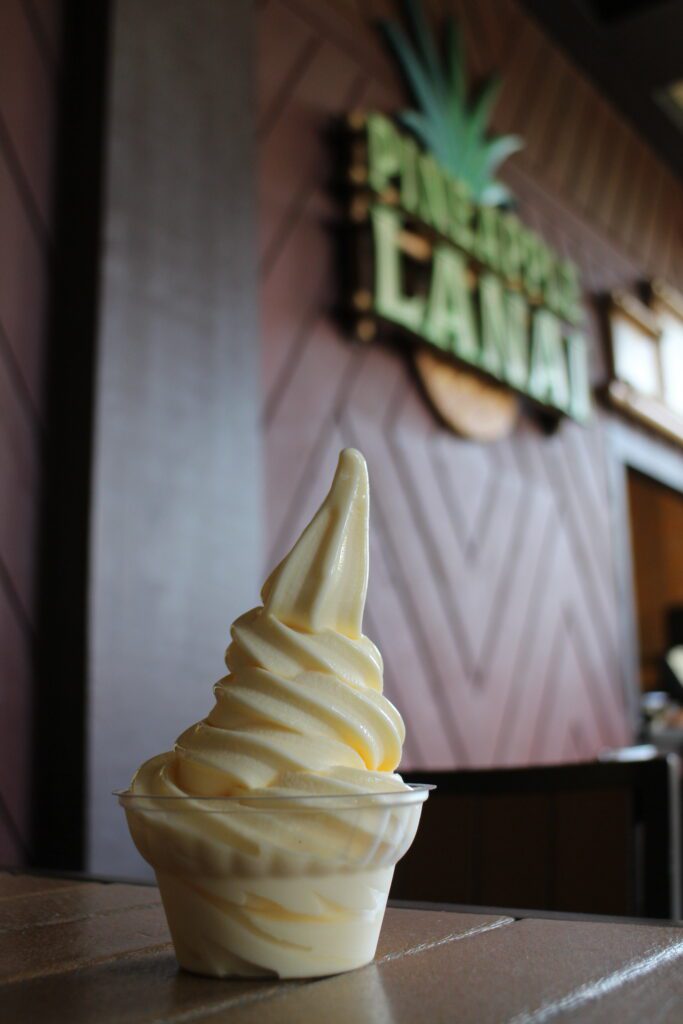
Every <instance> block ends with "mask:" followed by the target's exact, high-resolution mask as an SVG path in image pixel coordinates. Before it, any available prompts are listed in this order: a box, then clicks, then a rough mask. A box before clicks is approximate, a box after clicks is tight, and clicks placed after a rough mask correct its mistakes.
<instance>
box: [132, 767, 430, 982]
mask: <svg viewBox="0 0 683 1024" xmlns="http://www.w3.org/2000/svg"><path fill="white" fill-rule="evenodd" d="M430 789H433V786H427V785H420V786H410V787H409V788H408V789H406V790H398V791H393V792H388V793H368V794H363V795H356V794H353V795H351V794H349V795H335V796H273V797H271V796H259V797H250V798H247V797H211V798H204V797H202V798H195V797H167V796H159V797H150V796H138V795H137V794H134V793H130V792H127V791H122V792H118V793H116V796H118V799H119V803H120V804H121V806H122V807H123V808H124V810H125V812H126V818H127V820H128V827H129V828H130V832H131V835H132V837H133V841H134V842H135V845H136V846H137V848H138V850H139V852H140V853H141V854H142V856H143V857H144V858H145V860H146V861H147V862H148V863H149V864H151V866H152V867H153V868H154V872H155V874H156V877H157V882H158V884H159V890H160V892H161V898H162V901H163V904H164V910H165V912H166V918H167V920H168V926H169V929H170V931H171V936H172V938H173V945H174V947H175V952H176V956H177V959H178V962H179V963H180V965H181V966H182V967H184V968H186V969H187V970H189V971H194V972H195V973H198V974H208V975H212V976H214V977H258V976H264V977H279V978H311V977H316V976H320V975H326V974H338V973H340V972H342V971H350V970H353V969H354V968H356V967H362V966H363V965H364V964H367V963H369V962H370V961H371V960H372V958H373V956H374V955H375V950H376V948H377V940H378V938H379V932H380V928H381V925H382V918H383V916H384V909H385V907H386V902H387V897H388V895H389V886H390V885H391V879H392V877H393V873H394V867H395V865H396V863H397V861H398V860H400V858H401V857H402V856H403V854H404V853H405V852H406V850H407V849H408V848H409V846H410V844H411V843H412V841H413V838H414V836H415V832H416V830H417V826H418V823H419V820H420V813H421V811H422V804H423V803H424V801H425V800H426V799H427V797H428V795H429V790H430Z"/></svg>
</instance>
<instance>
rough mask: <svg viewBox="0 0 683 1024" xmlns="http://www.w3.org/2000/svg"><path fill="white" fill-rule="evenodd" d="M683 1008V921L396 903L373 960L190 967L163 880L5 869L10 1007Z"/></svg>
mask: <svg viewBox="0 0 683 1024" xmlns="http://www.w3.org/2000/svg"><path fill="white" fill-rule="evenodd" d="M227 1019H229V1020H230V1022H231V1024H247V1022H249V1024H251V1022H258V1024H270V1022H277V1021H286V1022H287V1024H296V1022H299V1021H300V1022H302V1024H304V1022H308V1021H321V1020H323V1021H324V1022H325V1024H337V1022H339V1024H342V1022H343V1024H364V1022H366V1021H367V1022H372V1024H393V1022H396V1024H399V1022H406V1024H408V1022H413V1021H417V1020H424V1021H429V1022H439V1021H455V1022H458V1021H471V1022H473V1024H487V1022H489V1021H490V1022H503V1021H507V1022H514V1024H531V1022H538V1024H541V1022H543V1024H545V1022H546V1021H554V1020H562V1021H574V1020H576V1021H579V1020H580V1021H601V1022H602V1021H615V1022H617V1021H618V1022H619V1024H629V1022H633V1024H636V1022H638V1024H640V1022H642V1021H657V1022H658V1024H664V1022H668V1021H671V1022H672V1024H673V1022H674V1021H675V1022H676V1024H680V1022H681V1021H682V1020H683V928H681V927H678V926H676V925H669V924H654V923H653V924H647V923H646V924H638V923H630V922H628V923H626V922H618V921H598V920H591V919H588V918H586V919H581V918H579V917H577V916H574V917H573V918H571V919H570V918H566V919H563V918H559V917H558V916H557V915H554V916H550V915H547V916H545V917H541V916H536V917H535V916H534V913H533V912H520V911H510V912H509V913H507V912H505V911H493V912H488V911H487V912H478V911H471V910H467V911H463V910H462V909H458V908H457V907H456V908H453V909H414V908H407V907H389V909H388V910H387V913H386V917H385V921H384V927H383V929H382V935H381V938H380V942H379V948H378V950H377V957H376V959H375V962H374V963H373V964H371V965H370V966H368V967H365V968H362V969H361V970H358V971H353V972H351V973H350V974H343V975H338V976H336V977H332V978H322V979H315V980H313V981H290V982H273V981H270V980H261V981H246V980H245V981H229V980H228V981H216V980H211V979H208V978H201V977H196V976H194V975H191V974H187V973H185V972H182V971H179V970H178V968H177V966H176V962H175V959H174V957H173V950H172V947H171V945H170V943H169V940H168V931H167V928H166V922H165V920H164V914H163V910H162V907H161V903H160V900H159V894H158V892H157V890H156V888H153V887H151V886H150V887H148V886H137V885H126V884H122V883H103V882H94V881H81V880H79V879H68V878H47V877H42V876H38V875H21V874H7V873H4V874H3V873H0V1020H1V1021H2V1022H3V1024H5V1022H8V1024H9V1022H14V1021H16V1022H22V1024H23V1022H31V1024H33V1022H40V1024H43V1022H52V1021H60V1022H61V1021H68V1022H69V1024H82V1022H90V1021H92V1022H97V1024H108V1022H113V1021H116V1022H123V1024H127V1022H130V1024H142V1022H146V1024H161V1022H162V1021H163V1022H168V1024H172V1022H177V1024H180V1022H183V1024H189V1022H193V1024H194V1022H197V1024H209V1022H211V1024H218V1022H219V1021H220V1022H224V1021H226V1020H227Z"/></svg>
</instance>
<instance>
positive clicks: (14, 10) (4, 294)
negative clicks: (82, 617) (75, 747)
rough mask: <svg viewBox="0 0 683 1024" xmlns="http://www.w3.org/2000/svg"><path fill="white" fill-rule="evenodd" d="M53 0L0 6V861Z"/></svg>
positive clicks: (15, 778)
mask: <svg viewBox="0 0 683 1024" xmlns="http://www.w3.org/2000/svg"><path fill="white" fill-rule="evenodd" d="M60 26H61V3H60V0H40V2H37V0H3V3H2V4H0V40H2V59H1V60H0V864H13V863H21V862H22V861H24V860H25V859H26V856H27V844H28V830H29V814H28V793H29V783H30V780H29V742H30V728H31V707H32V688H33V639H34V629H35V617H36V608H35V594H34V574H35V547H36V525H37V518H38V505H39V500H40V493H41V459H42V430H43V427H42V419H43V361H44V359H43V357H44V350H45V327H46V323H45V320H46V302H47V291H48V280H49V272H50V259H51V247H52V229H51V221H52V167H53V160H52V155H53V134H54V128H55V120H56V94H57V86H58V80H59V54H60Z"/></svg>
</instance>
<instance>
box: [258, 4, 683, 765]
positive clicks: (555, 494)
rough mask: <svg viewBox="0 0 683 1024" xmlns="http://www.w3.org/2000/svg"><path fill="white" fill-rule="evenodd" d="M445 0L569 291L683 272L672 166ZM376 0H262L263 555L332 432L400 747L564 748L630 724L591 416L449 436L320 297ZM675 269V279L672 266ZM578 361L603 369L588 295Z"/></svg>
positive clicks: (329, 298)
mask: <svg viewBox="0 0 683 1024" xmlns="http://www.w3.org/2000/svg"><path fill="white" fill-rule="evenodd" d="M430 9H431V11H432V12H433V13H434V14H435V15H439V16H442V15H443V14H444V13H446V12H452V13H454V14H455V15H456V17H458V18H459V19H460V22H461V24H462V26H463V29H464V31H465V34H466V40H467V52H468V54H469V56H470V62H471V65H472V68H473V71H474V73H475V74H476V75H477V76H481V75H485V74H487V73H489V72H490V71H492V70H493V69H497V70H500V72H501V73H502V75H503V77H504V83H505V84H504V90H503V93H502V95H501V98H500V101H499V104H498V107H497V109H496V112H495V118H494V122H495V128H496V130H498V131H503V132H509V131H516V132H519V133H520V134H521V135H523V136H524V138H525V139H526V147H525V149H524V151H523V152H522V153H520V154H519V155H517V156H515V157H514V158H513V159H512V160H510V161H509V163H508V165H507V166H506V168H505V173H504V175H503V176H504V177H505V178H506V180H507V181H508V182H509V184H510V185H511V187H512V188H513V190H514V192H515V194H516V195H517V197H518V199H519V204H520V216H521V217H522V219H523V220H526V221H527V222H528V223H529V224H530V225H531V226H532V227H533V228H534V229H535V230H537V231H538V232H539V233H540V234H542V235H543V236H544V237H545V238H546V239H547V240H548V241H549V242H550V243H551V244H552V245H554V246H555V247H557V248H558V249H560V250H561V251H563V252H564V253H566V255H568V256H570V257H571V258H572V259H574V260H576V262H577V263H578V264H579V265H580V267H581V269H582V273H583V279H584V281H585V284H586V289H587V292H588V293H590V294H595V293H598V292H600V291H603V290H604V289H606V288H612V287H614V286H616V285H630V284H632V283H633V282H634V281H635V280H636V279H637V278H638V277H640V276H650V275H653V274H661V275H662V276H665V277H667V278H668V279H669V280H670V281H671V282H672V283H673V284H678V285H681V284H683V281H681V280H680V277H681V272H682V265H683V260H681V249H682V241H681V236H680V220H679V221H678V227H677V224H676V214H677V211H680V209H681V192H682V190H681V186H680V184H679V183H678V182H677V181H676V180H675V179H674V177H673V175H672V174H671V173H670V172H669V171H668V170H667V169H666V168H665V167H664V166H663V165H662V164H660V163H659V162H658V160H657V159H656V157H655V156H654V154H653V153H652V152H650V150H649V149H648V148H647V147H646V146H645V145H644V144H643V143H642V142H640V140H639V139H638V138H637V136H636V134H635V132H634V131H633V129H632V128H631V127H630V126H629V125H627V124H626V123H625V122H624V121H623V120H622V119H621V118H620V117H619V116H618V115H617V113H616V112H615V111H614V110H613V109H612V108H611V106H610V105H609V103H608V102H607V101H606V100H605V99H604V98H603V97H601V96H600V95H599V94H598V93H597V92H596V90H595V89H594V87H593V86H592V85H591V83H590V82H589V81H587V80H586V79H584V78H583V77H582V76H581V75H580V74H579V72H578V71H577V70H576V69H575V68H574V67H573V66H572V65H571V64H570V63H569V62H568V60H567V59H566V58H565V57H564V56H563V55H562V54H561V53H560V52H559V51H558V50H557V49H556V48H554V47H553V46H552V44H551V43H550V42H549V40H548V39H547V38H546V37H544V36H543V34H542V33H541V31H540V29H539V28H538V27H537V26H536V24H535V23H534V22H532V21H531V20H530V19H529V18H528V17H527V16H526V15H524V14H523V12H522V11H521V10H520V9H519V8H518V7H517V6H516V4H515V3H514V2H513V0H476V2H475V0H460V2H453V3H446V2H442V3H433V4H431V5H430ZM396 13H397V8H396V7H395V6H394V4H393V3H391V2H390V0H382V2H380V0H369V2H363V3H361V2H358V3H355V2H351V0H348V2H341V0H339V2H334V0H326V2H325V3H319V2H314V0H266V2H265V3H263V4H262V5H261V7H260V9H259V48H260V49H259V61H258V66H259V90H260V98H259V99H260V128H259V145H260V154H259V189H260V222H261V268H262V321H263V339H264V344H263V348H264V390H265V403H264V404H265V433H266V488H267V520H268V534H269V538H270V544H269V550H268V565H272V564H273V563H274V562H275V561H276V560H277V559H279V558H280V557H281V556H282V554H283V553H284V551H285V550H286V549H287V547H288V545H290V544H291V543H292V542H293V541H294V539H295V537H296V536H297V533H298V531H299V530H300V529H301V527H302V525H303V524H304V523H305V522H306V521H307V520H308V518H309V517H310V515H311V514H312V513H313V511H314V509H315V507H316V505H317V503H318V502H319V501H320V499H321V497H322V495H323V493H324V492H325V490H326V487H327V486H328V484H329V479H330V475H331V473H332V471H333V469H334V465H335V460H336V456H337V452H338V450H339V449H340V448H341V447H342V446H344V445H355V446H357V447H359V448H360V449H361V450H362V451H363V452H364V453H365V455H366V457H367V459H368V463H369V467H370V473H371V483H372V495H373V504H372V533H371V557H372V567H371V584H370V592H369V597H368V610H367V620H366V631H367V632H368V634H369V635H371V636H372V637H373V639H374V640H375V641H376V642H377V643H378V644H379V646H380V648H381V650H382V651H383V653H384V657H385V662H386V675H385V678H386V689H387V692H388V694H389V696H390V697H391V698H392V699H393V700H395V702H396V703H397V704H398V705H399V707H400V708H401V709H402V711H403V713H404V715H405V717H406V719H407V721H408V726H409V728H408V738H407V741H406V747H405V758H404V765H406V766H410V767H451V766H465V765H467V766H473V765H478V766H484V765H514V764H523V763H547V762H557V761H575V760H581V759H585V758H590V757H592V756H594V755H595V754H596V753H597V752H598V751H599V750H600V749H601V748H604V747H605V746H611V745H618V744H622V743H624V742H628V741H629V739H630V737H631V733H630V726H629V722H628V715H627V711H626V697H625V693H624V682H623V680H622V678H621V675H620V658H619V650H618V643H619V641H618V630H617V607H616V595H615V586H614V558H615V554H614V550H613V546H612V538H611V534H610V514H609V501H608V493H607V480H606V462H605V460H606V452H605V432H604V428H605V414H602V413H600V412H596V415H595V417H594V419H593V421H592V423H591V425H590V426H589V427H587V428H585V429H584V428H581V427H578V426H575V425H573V424H570V423H565V424H563V425H562V427H561V429H560V430H559V432H557V433H556V434H555V435H553V436H550V437H548V436H545V435H543V434H541V433H540V431H539V430H538V428H537V427H536V426H534V425H533V424H531V423H529V422H526V421H524V422H522V423H520V425H519V427H518V429H517V430H516V432H515V433H514V435H513V436H512V437H510V438H508V439H506V440H505V441H502V442H500V443H498V444H494V445H488V446H485V445H479V444H474V443H471V442H468V441H465V440H461V439H458V438H456V437H454V436H453V435H452V434H450V433H448V432H447V431H445V430H444V429H443V428H442V427H441V426H439V424H438V423H437V422H436V420H435V418H434V417H433V415H432V414H431V412H430V411H429V409H428V408H427V407H426V406H425V404H424V402H423V400H422V397H421V395H420V394H419V392H418V390H417V387H416V384H415V381H414V380H413V379H412V375H411V372H410V370H409V368H408V366H407V365H406V363H405V362H404V359H403V357H402V356H401V355H400V354H399V353H398V351H394V350H392V349H390V348H388V347H382V346H380V345H375V346H371V347H368V348H360V347H357V346H354V345H353V344H351V342H350V341H349V339H348V338H346V337H345V336H344V334H343V333H342V332H341V330H340V328H339V327H338V325H337V323H336V322H335V320H334V317H333V315H332V310H333V308H334V305H335V303H336V302H337V301H338V300H339V298H340V296H339V293H338V285H337V278H336V265H335V261H336V252H335V235H334V231H333V228H334V225H335V224H336V223H338V221H339V217H340V211H339V209H338V208H337V207H336V206H335V202H334V199H333V197H332V195H331V190H330V182H331V181H332V180H333V179H334V177H335V171H336V169H335V167H334V166H333V150H332V148H331V147H330V145H329V142H328V134H329V128H330V125H331V123H332V122H333V121H334V119H335V118H336V117H339V116H341V115H342V114H344V113H345V112H346V111H347V110H348V109H349V107H351V106H354V105H363V104H365V105H366V106H370V105H377V106H379V107H384V108H385V109H387V110H391V109H395V108H397V107H399V106H400V105H401V104H402V103H404V102H405V97H404V95H403V94H402V92H401V87H400V84H399V82H398V79H397V75H396V71H395V69H394V68H393V66H392V64H391V62H390V61H389V60H388V59H387V56H386V53H385V51H384V49H383V46H382V44H381V40H380V38H379V36H378V31H377V26H376V20H377V18H378V17H383V16H391V17H395V16H396ZM677 277H678V280H677ZM588 317H589V325H590V326H591V330H592V333H593V350H592V360H593V372H594V377H595V379H596V380H599V379H600V378H601V377H602V376H603V374H604V358H603V355H602V352H601V348H600V345H599V343H598V335H597V319H596V316H595V311H594V309H592V308H591V307H590V305H589V307H588Z"/></svg>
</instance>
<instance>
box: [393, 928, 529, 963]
mask: <svg viewBox="0 0 683 1024" xmlns="http://www.w3.org/2000/svg"><path fill="white" fill-rule="evenodd" d="M509 924H515V918H514V917H500V918H498V920H497V921H490V922H489V923H488V924H480V925H477V926H476V927H475V928H468V930H467V931H466V932H451V934H450V935H444V936H442V937H441V938H440V939H434V941H433V942H420V943H419V944H418V945H417V946H410V947H409V948H408V949H402V950H399V952H397V953H387V954H386V955H385V956H383V957H380V958H379V960H375V964H376V965H377V966H378V967H381V966H382V964H386V963H390V961H392V960H403V959H404V958H405V957H407V956H416V955H417V954H418V953H425V952H426V951H427V950H429V949H438V948H439V946H446V945H448V943H450V942H459V941H460V940H461V939H471V938H473V936H475V935H483V934H484V932H492V931H495V930H496V929H497V928H504V927H505V926H506V925H509Z"/></svg>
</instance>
